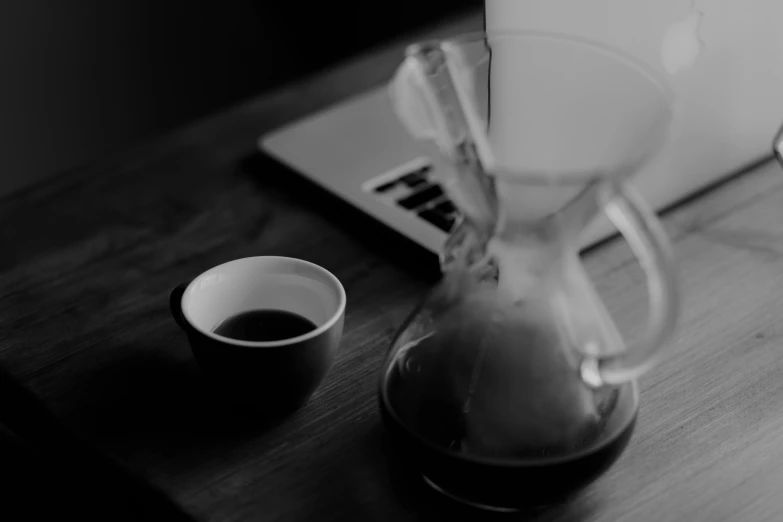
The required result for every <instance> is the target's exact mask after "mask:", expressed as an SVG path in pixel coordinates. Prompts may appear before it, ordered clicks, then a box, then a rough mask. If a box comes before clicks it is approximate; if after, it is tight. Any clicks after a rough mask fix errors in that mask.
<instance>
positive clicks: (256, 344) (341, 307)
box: [179, 256, 347, 348]
mask: <svg viewBox="0 0 783 522" xmlns="http://www.w3.org/2000/svg"><path fill="white" fill-rule="evenodd" d="M249 259H253V260H260V259H266V260H278V261H285V262H289V263H293V264H298V265H304V266H308V267H310V268H312V269H314V270H316V271H318V272H320V273H321V274H323V275H324V276H326V278H327V279H329V280H330V281H331V282H332V283H334V286H335V288H336V289H337V296H338V303H337V310H336V311H335V312H334V313H333V314H332V315H331V316H330V317H329V319H327V320H326V321H325V322H324V323H323V324H322V325H320V326H318V327H317V328H315V329H314V330H312V331H310V332H307V333H306V334H302V335H299V336H297V337H289V338H288V339H280V340H277V341H242V340H239V339H232V338H230V337H226V336H223V335H219V334H216V333H214V332H211V331H209V330H205V329H204V328H202V327H201V326H199V325H197V324H195V323H194V322H193V321H192V320H191V318H190V316H189V313H188V311H187V310H186V309H185V307H183V306H182V305H183V300H184V299H185V296H186V295H187V293H188V292H189V291H190V290H191V288H192V286H193V285H194V283H195V282H196V281H198V279H199V278H200V277H201V276H202V275H204V274H206V273H207V272H210V271H212V270H215V269H218V268H221V267H225V266H228V265H231V264H234V263H237V262H239V261H246V260H249ZM346 301H347V298H346V295H345V289H344V288H343V285H342V283H341V282H340V280H339V279H337V277H336V276H335V275H334V274H332V273H331V272H330V271H329V270H327V269H325V268H324V267H322V266H320V265H317V264H315V263H311V262H310V261H305V260H304V259H299V258H296V257H286V256H248V257H240V258H237V259H233V260H231V261H226V262H225V263H221V264H219V265H215V266H213V267H212V268H209V269H207V270H204V271H203V272H201V273H200V274H199V275H197V276H196V277H195V278H193V280H192V281H191V282H190V283H188V286H187V287H186V288H185V291H184V292H183V293H182V299H181V300H180V303H179V307H180V310H181V311H182V315H183V317H184V318H185V320H186V321H187V322H188V325H189V326H190V327H191V328H193V329H194V330H196V331H197V332H199V333H201V334H203V335H206V336H207V337H209V338H211V339H214V340H216V341H219V342H222V343H226V344H231V345H234V346H243V347H246V348H277V347H281V346H289V345H292V344H297V343H300V342H302V341H308V340H310V339H313V338H315V337H318V336H319V335H321V334H322V333H324V332H326V331H328V330H329V329H331V328H332V327H333V326H334V325H335V323H337V321H339V319H340V317H342V315H343V314H344V313H345V305H346Z"/></svg>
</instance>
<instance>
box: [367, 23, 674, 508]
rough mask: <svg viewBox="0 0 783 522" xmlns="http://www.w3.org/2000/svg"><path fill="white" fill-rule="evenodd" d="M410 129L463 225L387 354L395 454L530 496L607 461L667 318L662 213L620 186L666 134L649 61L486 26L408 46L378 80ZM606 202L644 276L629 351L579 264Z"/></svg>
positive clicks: (430, 475)
mask: <svg viewBox="0 0 783 522" xmlns="http://www.w3.org/2000/svg"><path fill="white" fill-rule="evenodd" d="M391 94H392V102H393V104H394V108H395V110H396V112H397V114H398V116H399V117H400V119H401V121H402V122H403V124H404V125H405V126H406V128H407V129H408V131H409V132H410V133H411V134H413V135H414V136H415V137H416V138H418V139H421V140H424V141H426V142H429V143H430V144H431V145H433V146H434V147H436V149H437V153H438V154H440V155H441V156H442V157H443V158H445V159H446V160H447V162H448V164H449V165H450V166H451V169H449V172H446V173H444V174H442V176H443V179H441V180H440V181H441V182H442V183H443V185H444V186H445V187H446V190H447V192H448V193H449V195H450V196H451V198H452V199H453V200H454V202H455V203H456V205H457V207H458V208H459V211H460V215H461V219H460V221H459V223H458V225H457V226H456V228H455V229H454V230H453V231H452V233H451V235H450V236H449V238H448V239H447V241H446V243H445V246H444V248H443V251H442V254H441V267H442V270H443V278H442V279H441V281H440V283H439V284H438V285H437V286H436V288H434V289H433V290H432V291H431V292H430V293H429V294H428V295H427V296H426V298H425V299H424V300H423V301H422V303H421V304H420V305H419V306H418V307H417V308H416V309H415V310H414V311H413V312H412V313H411V315H410V316H409V317H408V318H407V320H406V321H405V322H404V324H403V325H402V326H401V328H400V330H399V331H398V333H397V335H396V336H395V338H394V341H393V343H392V346H391V348H390V350H389V353H388V356H387V359H386V361H385V363H384V366H383V369H382V376H381V384H380V405H381V412H382V415H383V418H384V420H385V422H386V426H387V428H388V430H389V431H390V432H391V434H392V435H393V437H392V440H393V441H394V444H395V445H396V446H397V447H398V449H399V450H400V453H399V455H400V456H401V457H403V458H404V459H405V461H406V462H408V463H409V464H410V465H413V466H416V468H417V469H418V470H419V471H420V473H421V476H422V477H423V479H424V480H425V481H426V482H427V483H428V484H430V485H431V486H432V487H433V488H435V489H437V490H438V491H440V492H442V493H445V494H447V495H449V496H451V497H453V498H455V499H457V500H460V501H463V502H466V503H469V504H472V505H475V506H478V507H483V508H488V509H495V510H514V509H518V508H522V507H530V506H538V505H546V504H548V503H551V502H554V501H557V500H560V499H563V498H566V497H568V496H569V495H571V494H573V493H574V492H576V491H578V490H579V489H580V488H581V487H583V486H584V485H586V484H588V483H589V482H591V481H592V480H593V479H594V478H596V477H597V476H598V475H599V474H600V473H602V472H603V471H604V470H605V469H606V468H607V467H608V466H609V465H611V463H612V462H613V461H614V460H615V459H616V458H617V457H618V456H619V454H620V453H621V452H622V450H623V449H624V447H625V445H626V443H627V442H628V439H629V437H630V435H631V431H632V429H633V425H634V422H635V418H636V412H637V409H638V400H639V398H638V389H637V385H636V379H637V378H638V377H639V376H640V375H641V374H643V373H644V372H645V371H647V370H648V369H649V368H650V367H651V366H653V365H654V364H655V363H656V362H657V360H658V359H659V357H660V354H661V348H662V347H663V346H665V344H666V342H667V341H668V338H669V337H670V335H671V333H672V331H673V329H674V326H675V321H676V318H677V315H678V302H679V298H678V292H677V285H676V278H675V270H674V267H673V260H672V254H671V251H670V246H669V243H668V241H667V239H666V237H665V234H664V232H663V231H662V228H661V226H660V223H659V222H658V220H657V219H656V217H655V215H654V214H653V213H651V212H650V211H649V210H648V209H647V208H646V206H645V205H644V203H643V202H642V201H641V200H640V199H639V198H638V197H636V196H635V195H634V194H633V192H632V191H631V190H630V188H629V187H628V186H626V184H625V181H626V180H627V179H628V178H629V177H630V176H631V175H633V174H634V173H635V172H637V171H638V170H639V169H640V168H641V167H642V166H643V165H645V164H646V163H647V162H648V161H649V160H650V159H651V158H652V157H653V156H654V155H655V154H656V153H657V151H658V150H659V149H660V148H661V147H662V145H663V144H664V143H665V140H666V137H667V133H668V128H669V126H670V122H671V119H672V96H671V91H670V90H669V89H668V87H667V85H666V83H665V81H664V80H663V79H662V78H659V77H658V75H657V74H656V72H655V71H653V70H651V69H650V68H648V67H647V66H646V65H644V64H642V63H639V62H637V61H636V60H635V59H634V58H632V57H629V56H627V55H625V54H623V53H622V52H620V51H618V50H615V49H611V48H609V47H607V46H605V45H602V44H598V43H593V42H589V41H584V40H581V39H577V38H574V37H570V36H564V35H556V34H546V33H532V32H511V33H501V32H498V33H490V34H474V35H467V36H464V37H459V38H455V39H450V40H444V41H431V42H425V43H420V44H416V45H413V46H411V47H409V49H408V51H407V53H406V58H405V60H404V62H403V63H402V65H401V66H400V68H399V69H398V71H397V73H396V74H395V77H394V79H393V80H392V83H391ZM601 213H604V214H605V215H606V216H607V217H608V218H609V220H610V221H611V222H612V223H613V224H614V225H615V226H616V228H617V229H618V230H619V231H620V232H621V233H622V234H623V236H624V237H625V238H626V240H627V241H628V242H629V244H630V246H631V247H632V249H633V251H634V253H635V254H636V256H637V258H638V259H639V261H640V264H641V265H642V267H643V268H644V270H645V272H646V275H647V280H648V287H649V324H648V325H647V327H646V330H645V332H644V333H643V335H641V336H640V337H639V339H638V340H636V341H635V342H633V343H630V344H629V345H627V344H626V343H625V342H624V339H623V337H622V336H621V335H620V333H619V332H618V329H617V327H616V326H615V323H614V322H613V321H612V318H611V316H610V314H609V312H608V311H607V309H606V307H605V305H604V304H603V302H602V301H601V299H600V298H599V296H598V294H597V292H596V290H595V289H594V287H593V286H592V284H591V282H590V280H589V278H588V276H587V275H586V273H585V270H584V268H583V266H582V264H581V261H580V254H579V251H580V245H581V243H580V241H581V240H582V238H583V234H584V232H585V230H586V229H587V227H588V225H590V224H591V223H592V222H593V221H594V220H595V218H597V216H599V215H600V214H601Z"/></svg>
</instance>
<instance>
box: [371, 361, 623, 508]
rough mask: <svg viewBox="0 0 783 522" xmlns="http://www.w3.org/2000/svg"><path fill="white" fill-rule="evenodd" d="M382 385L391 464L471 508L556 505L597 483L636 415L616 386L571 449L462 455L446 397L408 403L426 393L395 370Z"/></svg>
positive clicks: (455, 418)
mask: <svg viewBox="0 0 783 522" xmlns="http://www.w3.org/2000/svg"><path fill="white" fill-rule="evenodd" d="M389 371H390V375H389V376H388V379H386V380H385V384H384V386H383V387H382V388H381V390H380V412H381V415H382V417H383V420H384V423H385V425H386V427H387V429H388V431H389V433H390V435H391V442H392V446H393V448H394V449H395V450H396V452H395V465H396V466H398V467H399V466H402V467H404V468H406V470H407V471H408V472H413V475H411V478H410V479H409V480H415V478H414V477H415V474H419V477H423V478H424V480H425V481H429V482H430V483H432V484H434V485H435V486H436V488H438V489H441V490H443V491H445V492H447V493H448V494H449V495H453V496H456V497H458V498H461V499H463V500H465V501H467V502H469V503H473V504H475V505H483V506H491V507H493V508H505V509H519V508H522V509H524V508H528V507H532V506H541V505H547V504H550V503H557V502H561V501H563V500H564V499H567V498H568V497H570V496H572V495H573V494H575V493H576V492H577V491H579V490H580V489H581V488H583V487H584V486H586V485H587V484H589V483H590V482H592V481H593V480H595V478H596V477H598V476H599V475H600V474H601V473H603V472H604V471H605V470H606V469H607V468H608V467H609V466H610V465H611V464H612V463H613V462H614V461H615V460H616V459H617V458H618V457H619V456H620V454H621V453H622V451H623V449H624V448H625V446H626V444H627V443H628V441H629V439H630V437H631V433H632V431H633V427H634V420H635V417H636V403H635V401H634V400H633V397H632V395H633V389H632V387H631V386H630V385H624V386H621V387H619V388H617V389H616V390H614V391H613V392H612V393H611V394H610V396H609V399H608V401H607V408H606V411H604V412H603V419H602V422H601V423H600V426H598V427H597V428H598V429H597V430H596V431H595V432H594V433H593V434H592V436H591V437H589V439H586V440H585V441H584V444H583V445H582V446H581V447H578V448H574V449H573V452H566V453H561V454H557V453H555V454H551V455H548V456H544V455H539V456H538V458H535V457H533V456H532V455H528V456H526V458H522V459H519V460H515V459H486V458H482V457H478V456H475V455H472V454H470V453H469V452H466V451H465V450H464V449H462V448H460V447H459V446H460V445H459V443H458V442H457V441H458V440H459V439H460V438H461V437H462V435H463V433H462V431H463V429H464V426H462V425H461V422H460V419H459V417H460V411H461V410H455V409H454V408H452V407H451V404H450V400H449V397H448V396H445V395H441V396H438V397H437V400H434V401H424V402H423V401H421V400H412V399H416V398H420V397H421V396H423V395H425V391H426V390H425V389H424V388H425V387H426V386H428V385H429V383H428V382H422V383H421V387H419V386H417V385H416V384H415V383H414V385H413V386H411V382H410V381H409V380H408V381H407V382H404V381H405V379H404V377H403V376H402V375H401V374H400V373H399V371H398V365H395V366H392V367H391V368H390V370H389Z"/></svg>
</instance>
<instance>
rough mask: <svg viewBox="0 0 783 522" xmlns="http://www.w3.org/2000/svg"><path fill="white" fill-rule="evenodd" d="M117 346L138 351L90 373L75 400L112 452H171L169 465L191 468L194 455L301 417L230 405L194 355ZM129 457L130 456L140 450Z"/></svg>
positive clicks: (203, 455) (234, 443) (83, 420)
mask: <svg viewBox="0 0 783 522" xmlns="http://www.w3.org/2000/svg"><path fill="white" fill-rule="evenodd" d="M182 343H183V344H185V343H186V341H185V339H184V338H183V339H182ZM114 351H115V353H118V354H119V353H122V354H131V355H127V356H126V357H125V358H123V359H118V360H116V361H112V362H111V363H108V364H104V365H102V366H101V367H100V369H99V370H98V371H95V372H94V373H91V374H88V375H85V376H84V377H83V378H82V379H80V381H81V382H80V385H79V388H80V390H79V395H80V396H79V397H76V398H75V399H76V403H78V404H79V412H78V416H79V422H78V424H80V425H81V427H82V428H86V429H87V431H88V432H89V433H91V436H92V437H96V439H97V440H98V441H101V442H105V443H107V444H109V445H111V446H112V448H113V452H115V451H120V452H122V451H123V450H122V448H126V447H128V448H136V449H135V450H130V451H131V452H135V451H138V450H141V455H142V456H143V455H144V454H145V453H147V454H149V453H158V454H165V455H166V463H167V465H172V466H175V467H178V468H183V469H180V470H179V471H186V469H184V468H187V467H188V463H189V462H190V463H192V462H193V460H194V459H193V456H194V455H199V459H196V460H204V459H208V458H210V456H212V455H213V454H214V455H219V454H220V452H221V451H225V449H226V448H227V447H229V448H231V447H236V446H237V445H241V444H242V443H243V442H250V441H256V442H257V441H258V439H259V437H262V436H264V435H265V434H268V433H269V432H271V431H273V430H274V429H275V428H276V427H277V426H278V425H279V424H280V423H282V422H284V421H285V420H286V419H287V418H288V417H290V416H291V415H294V414H295V412H288V413H283V414H274V415H271V414H266V413H265V412H259V411H253V410H252V409H250V408H249V407H248V406H246V405H244V406H243V405H234V404H232V403H230V402H228V401H227V400H226V399H225V398H224V397H222V396H221V395H219V394H218V393H217V390H216V389H215V388H214V386H213V385H212V384H211V383H210V382H209V381H208V380H207V379H206V378H205V376H204V375H203V374H202V372H201V371H200V369H199V367H198V365H197V364H196V362H195V361H194V360H193V359H192V358H191V357H190V354H189V353H188V357H187V358H183V359H174V358H172V357H171V354H172V350H171V349H170V347H167V348H165V347H159V348H157V349H156V348H155V347H154V346H127V347H123V348H122V349H116V350H114ZM126 443H127V444H126ZM123 456H124V457H127V458H129V459H130V458H132V457H133V453H129V454H128V455H123ZM171 471H174V470H173V469H172V470H171Z"/></svg>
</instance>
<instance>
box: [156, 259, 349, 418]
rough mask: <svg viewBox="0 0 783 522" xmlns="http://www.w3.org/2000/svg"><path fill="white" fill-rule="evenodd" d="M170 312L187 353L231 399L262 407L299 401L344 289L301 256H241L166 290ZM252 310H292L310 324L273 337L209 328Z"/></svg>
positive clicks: (331, 336)
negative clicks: (285, 335) (306, 329)
mask: <svg viewBox="0 0 783 522" xmlns="http://www.w3.org/2000/svg"><path fill="white" fill-rule="evenodd" d="M170 304H171V312H172V315H173V316H174V319H175V320H176V321H177V323H178V324H179V325H180V327H181V328H182V329H183V330H184V331H185V333H186V334H187V336H188V340H189V341H190V345H191V348H192V349H193V355H194V356H195V358H196V360H197V361H198V363H199V366H201V368H202V370H203V371H204V372H205V373H206V374H208V375H209V376H210V377H211V378H212V380H213V381H214V382H215V383H216V384H217V385H218V386H219V389H220V391H222V392H227V393H226V395H227V396H228V397H230V398H231V399H232V401H235V402H239V403H243V404H253V405H257V406H261V407H262V408H263V409H266V410H275V411H278V410H289V409H292V408H296V407H299V406H301V405H302V404H304V403H305V402H307V400H308V399H309V398H310V396H311V395H312V394H313V392H314V391H315V390H316V388H317V387H318V386H319V385H320V383H321V382H322V381H323V378H324V377H325V375H326V373H327V372H328V370H329V368H330V367H331V365H332V362H333V361H334V357H335V354H336V353H337V349H338V347H339V344H340V337H341V336H342V331H343V322H344V318H345V304H346V296H345V290H344V289H343V286H342V285H341V284H340V281H339V280H338V279H337V278H336V277H335V276H334V275H333V274H332V273H330V272H329V271H328V270H326V269H324V268H322V267H320V266H318V265H315V264H313V263H310V262H308V261H303V260H301V259H294V258H288V257H275V256H263V257H247V258H243V259H236V260H234V261H230V262H228V263H224V264H222V265H218V266H216V267H214V268H211V269H210V270H207V271H206V272H204V273H203V274H201V275H199V276H198V277H196V278H195V279H194V280H193V281H191V282H190V283H183V284H181V285H179V286H177V287H176V288H175V289H174V290H173V291H172V293H171V298H170ZM252 310H282V311H286V312H292V313H294V314H297V315H300V316H302V317H304V318H306V319H308V320H309V321H310V322H312V323H313V324H314V325H315V326H316V328H315V329H314V330H312V331H310V332H308V333H305V334H303V335H300V336H297V337H293V338H290V339H282V340H277V341H242V340H237V339H232V338H229V337H225V336H222V335H219V334H216V333H214V332H213V329H214V328H215V327H216V326H217V325H218V324H219V323H220V322H221V321H223V320H224V319H226V318H229V317H232V316H235V315H237V314H240V313H242V312H248V311H252Z"/></svg>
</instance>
